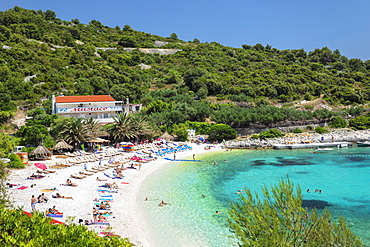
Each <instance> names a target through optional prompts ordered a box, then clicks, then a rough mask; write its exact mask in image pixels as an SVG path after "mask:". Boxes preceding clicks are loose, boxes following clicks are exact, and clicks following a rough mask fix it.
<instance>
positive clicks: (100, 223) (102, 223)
mask: <svg viewBox="0 0 370 247" xmlns="http://www.w3.org/2000/svg"><path fill="white" fill-rule="evenodd" d="M89 225H110V224H109V222H95V223H90V224H89Z"/></svg>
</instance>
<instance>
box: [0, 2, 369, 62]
mask: <svg viewBox="0 0 370 247" xmlns="http://www.w3.org/2000/svg"><path fill="white" fill-rule="evenodd" d="M14 6H20V7H23V8H26V9H33V10H39V9H41V10H43V11H46V10H48V9H49V10H52V11H54V12H56V14H57V17H58V18H60V19H62V20H67V21H70V20H72V19H74V18H78V19H79V20H80V22H81V23H86V24H87V23H89V22H90V21H91V20H98V21H100V22H101V23H102V24H103V25H106V26H110V27H115V26H117V25H118V26H120V27H123V26H124V25H130V26H131V27H132V28H133V29H135V30H138V31H143V32H146V33H151V34H155V35H159V36H164V37H169V36H170V35H171V34H172V33H176V34H177V35H178V37H179V38H180V39H182V40H184V41H192V40H193V39H194V38H197V39H199V40H200V41H201V42H213V41H215V42H218V43H220V44H222V45H225V46H231V47H237V48H241V46H242V45H243V44H248V45H255V44H257V43H260V44H263V45H266V44H269V45H271V46H272V47H274V48H277V49H281V50H283V49H301V48H303V49H305V51H307V52H309V51H313V50H314V49H315V48H322V47H325V46H326V47H328V48H329V49H331V50H335V49H338V50H339V51H340V52H341V53H342V55H345V56H347V57H348V58H360V59H362V60H363V61H366V60H369V59H370V14H368V13H369V11H370V1H369V0H352V1H348V0H320V1H319V0H310V1H300V0H298V1H297V0H295V1H293V0H280V1H277V0H254V1H252V0H231V1H220V0H212V1H210V0H198V1H196V0H186V1H181V2H177V1H169V0H156V1H148V0H142V1H132V0H131V1H126V0H121V1H120V0H107V1H100V0H99V1H98V0H89V1H87V0H73V1H72V0H63V1H62V0H43V1H42V0H2V1H0V11H5V10H8V9H10V8H13V7H14Z"/></svg>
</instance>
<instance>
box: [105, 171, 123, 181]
mask: <svg viewBox="0 0 370 247" xmlns="http://www.w3.org/2000/svg"><path fill="white" fill-rule="evenodd" d="M103 174H104V175H105V176H106V177H108V178H111V179H122V178H120V177H116V176H112V175H109V174H106V173H105V172H103Z"/></svg>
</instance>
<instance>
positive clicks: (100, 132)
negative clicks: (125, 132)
mask: <svg viewBox="0 0 370 247" xmlns="http://www.w3.org/2000/svg"><path fill="white" fill-rule="evenodd" d="M84 124H85V125H86V128H87V130H88V136H89V138H91V139H95V138H97V137H99V136H108V135H109V134H108V132H107V131H106V130H105V128H104V127H103V126H102V125H101V124H100V123H99V121H97V120H96V119H93V118H89V119H85V120H84Z"/></svg>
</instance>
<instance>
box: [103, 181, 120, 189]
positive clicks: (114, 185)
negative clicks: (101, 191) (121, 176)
mask: <svg viewBox="0 0 370 247" xmlns="http://www.w3.org/2000/svg"><path fill="white" fill-rule="evenodd" d="M105 185H106V186H107V187H108V188H111V189H112V188H113V189H119V187H118V185H117V184H116V182H113V183H105Z"/></svg>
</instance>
